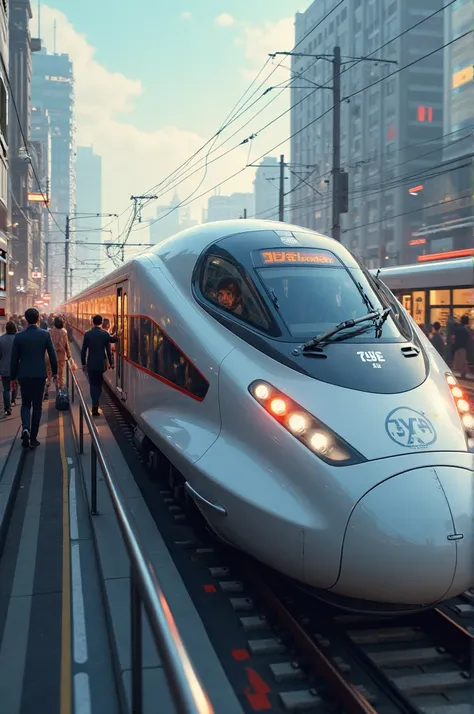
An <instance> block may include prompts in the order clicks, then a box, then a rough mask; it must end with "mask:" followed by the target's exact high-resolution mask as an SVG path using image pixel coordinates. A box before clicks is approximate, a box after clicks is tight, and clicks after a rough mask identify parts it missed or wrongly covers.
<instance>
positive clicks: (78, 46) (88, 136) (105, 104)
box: [41, 6, 245, 239]
mask: <svg viewBox="0 0 474 714" xmlns="http://www.w3.org/2000/svg"><path fill="white" fill-rule="evenodd" d="M41 19H42V34H43V39H44V42H45V45H46V47H47V48H52V47H53V27H54V21H55V20H56V23H57V33H56V35H57V52H60V53H61V52H64V53H67V54H69V56H70V58H71V60H72V62H73V67H74V79H75V121H76V130H77V134H76V146H92V147H93V148H94V151H95V153H96V154H98V155H100V156H101V157H102V176H103V179H102V181H103V184H102V185H103V200H102V209H103V211H104V212H107V213H109V212H110V213H121V212H122V211H123V210H124V209H126V208H127V207H128V205H129V202H130V201H129V199H130V195H131V194H136V193H142V192H144V191H146V190H148V189H149V188H150V187H152V186H154V185H155V184H158V183H159V182H160V181H163V180H164V179H165V177H166V176H167V175H168V174H169V173H171V172H172V171H174V170H175V169H177V167H178V166H180V164H182V163H183V162H185V161H186V160H187V159H188V158H189V156H190V155H192V154H193V153H194V152H195V151H196V150H197V149H199V148H200V147H201V146H202V145H203V144H204V143H205V141H206V140H207V139H208V137H207V136H206V137H202V136H199V135H198V134H197V133H195V132H194V131H193V130H192V122H190V127H191V128H190V129H189V130H181V129H178V128H177V127H174V126H160V125H157V126H156V128H154V129H153V130H151V131H144V130H142V129H139V128H138V127H137V126H135V125H134V115H133V112H134V108H135V103H136V101H137V99H138V98H139V97H140V96H141V95H142V94H143V91H144V88H143V86H142V84H141V82H140V81H139V80H138V79H132V78H129V77H126V76H125V75H124V74H121V73H119V72H113V71H110V70H109V69H108V68H106V67H104V66H103V65H101V64H100V63H99V62H98V61H97V60H96V58H95V48H94V47H92V46H91V45H90V44H89V43H88V41H87V38H86V36H85V35H83V34H80V33H78V32H76V31H75V29H74V27H73V26H72V24H71V23H70V22H69V21H68V19H67V17H66V15H64V14H63V13H61V12H59V11H57V10H54V9H52V8H50V7H48V6H44V7H43V8H42V15H41ZM244 157H245V151H243V150H242V151H241V152H239V151H236V152H233V153H232V154H231V155H229V157H228V158H227V159H226V161H225V162H224V161H220V162H216V163H215V164H213V165H212V166H211V167H209V171H208V174H207V177H206V181H205V183H203V185H202V187H201V188H200V189H199V190H198V191H197V192H196V195H198V194H199V193H202V192H203V191H205V190H206V188H210V187H212V186H214V185H215V184H216V183H218V181H220V180H222V179H224V178H225V177H226V176H228V175H230V174H232V173H233V172H234V171H235V170H237V169H238V168H241V167H242V166H243V165H244V162H245V158H244ZM201 178H202V173H197V174H196V175H195V176H193V178H192V179H190V180H189V181H187V182H185V183H184V184H182V185H181V186H178V187H177V191H178V194H179V196H180V198H181V199H184V198H186V197H187V196H188V195H189V194H190V193H191V192H192V191H193V190H194V189H195V187H196V186H197V185H198V183H199V181H200V179H201ZM228 185H229V184H228ZM230 185H232V184H230ZM226 188H227V186H226ZM223 191H225V189H223ZM172 193H173V189H172V188H171V189H170V193H168V194H167V195H165V196H164V197H163V198H161V199H160V200H159V201H157V203H161V204H163V203H165V204H166V203H167V202H168V201H169V200H170V198H171V195H172ZM209 195H210V194H209ZM207 199H208V195H207V196H205V197H203V198H202V199H200V200H199V201H197V204H196V205H193V206H192V207H191V208H192V210H193V212H194V214H195V216H196V217H198V216H199V217H200V209H201V208H202V207H203V206H204V205H206V204H207ZM155 210H156V208H155V205H153V206H152V207H151V211H150V212H148V213H147V214H146V215H154V214H155ZM112 227H113V226H112ZM122 227H123V226H122ZM137 237H141V238H142V239H145V238H146V232H145V231H142V232H138V233H137Z"/></svg>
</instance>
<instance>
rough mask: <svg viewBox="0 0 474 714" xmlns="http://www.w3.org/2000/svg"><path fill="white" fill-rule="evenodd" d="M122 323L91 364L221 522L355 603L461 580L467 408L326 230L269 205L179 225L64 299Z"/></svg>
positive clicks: (320, 591) (409, 600) (243, 541)
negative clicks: (104, 358)
mask: <svg viewBox="0 0 474 714" xmlns="http://www.w3.org/2000/svg"><path fill="white" fill-rule="evenodd" d="M61 309H62V310H63V311H65V312H67V316H68V321H69V323H70V324H71V325H72V327H73V328H74V329H75V330H76V334H77V335H78V337H79V340H80V335H81V334H82V333H83V332H84V330H86V329H88V328H89V327H90V322H91V318H92V316H93V314H95V313H101V314H102V315H103V316H104V317H106V318H108V319H109V320H110V324H111V329H112V330H114V331H115V330H116V331H118V333H119V334H120V340H119V343H118V344H119V347H118V349H117V352H116V367H115V370H114V371H109V372H107V373H106V379H107V381H108V383H109V385H110V386H111V388H112V389H113V391H114V392H115V394H116V395H117V396H118V397H119V398H120V399H122V401H123V403H124V405H125V407H126V408H127V409H128V410H129V412H130V413H131V415H132V416H133V419H134V420H135V422H136V423H137V429H138V430H139V433H140V435H141V437H143V443H144V445H145V447H146V446H148V447H149V448H150V449H155V450H156V449H158V450H160V451H161V452H162V453H163V454H164V455H165V456H166V457H167V458H168V459H169V460H170V461H171V463H172V464H173V465H174V466H175V468H176V469H177V470H178V471H179V472H180V474H181V475H182V478H183V480H184V485H185V488H186V489H187V491H188V493H189V494H190V495H191V497H192V498H193V499H194V501H195V503H196V505H197V506H198V508H199V509H200V510H201V512H202V514H203V515H204V517H205V518H206V520H207V521H208V523H209V524H210V526H211V527H212V528H213V530H214V531H215V532H216V533H217V534H218V536H219V537H221V538H222V539H223V540H225V541H227V542H230V543H232V544H233V545H235V546H237V547H238V548H241V549H242V550H244V551H247V552H249V553H250V554H252V555H253V556H254V557H256V558H257V559H259V560H261V561H262V562H264V563H266V564H267V565H269V566H271V567H273V568H275V569H276V570H278V571H280V572H281V573H284V574H285V575H286V576H288V577H290V578H292V579H293V580H295V581H296V582H298V583H299V584H301V585H302V586H304V587H306V588H310V589H311V591H312V592H314V594H315V595H317V596H318V597H321V598H323V599H326V600H328V601H330V602H334V603H336V604H338V605H340V606H342V607H345V608H347V609H351V610H357V611H380V610H382V611H390V612H402V611H407V610H417V609H420V608H423V607H427V606H432V605H433V604H434V603H436V602H439V601H442V600H444V599H447V598H450V597H452V596H454V595H456V594H458V593H460V592H462V591H464V590H466V589H467V588H468V587H470V586H471V585H472V584H473V582H474V564H473V562H472V558H471V544H472V540H473V537H474V532H473V513H474V507H473V494H474V490H473V485H474V483H473V481H474V472H473V455H472V453H470V450H469V449H470V448H473V447H474V442H473V441H472V439H473V437H474V416H473V415H472V414H471V413H470V411H469V405H468V404H467V402H466V400H465V399H464V397H463V393H462V390H461V389H460V387H459V386H458V385H457V384H456V380H455V379H454V378H453V376H452V374H451V373H450V372H449V370H448V368H447V367H446V365H445V364H444V362H443V361H442V360H441V358H440V357H439V355H438V354H437V353H436V351H435V350H434V349H433V348H432V347H431V344H430V342H429V340H427V339H426V338H425V336H424V335H423V334H422V333H421V331H420V330H419V329H418V327H417V325H416V323H415V321H414V320H413V319H412V317H411V316H410V315H409V313H408V312H407V311H406V310H405V309H404V308H403V307H401V306H400V304H399V303H398V302H397V301H396V300H395V299H394V297H393V295H392V293H391V292H390V291H389V290H388V289H387V288H386V287H385V286H384V284H383V283H382V282H380V281H379V280H378V279H377V278H375V277H372V276H371V275H370V273H369V272H368V271H367V270H366V269H365V268H364V267H363V266H362V265H361V264H360V263H359V262H358V261H357V260H356V259H355V258H354V256H352V254H351V253H350V252H349V251H348V250H346V249H345V248H344V247H343V246H342V245H341V244H339V243H337V242H336V241H333V240H332V239H330V238H327V237H326V236H323V235H320V234H317V233H313V232H311V231H307V230H305V229H302V228H299V227H293V226H289V225H287V224H281V223H275V222H271V221H253V220H247V221H226V222H221V223H212V224H206V225H204V226H199V227H196V228H192V229H189V230H188V231H185V232H183V233H181V234H179V235H177V236H174V237H172V238H170V239H168V240H167V241H165V242H164V243H161V244H160V245H158V246H156V247H155V248H152V249H151V250H150V251H148V252H147V253H146V254H144V255H143V256H140V257H138V258H136V259H135V260H133V261H131V262H129V263H127V264H125V265H124V266H123V267H122V268H119V269H118V270H116V271H115V272H114V273H112V274H111V275H109V276H107V277H106V278H104V279H103V280H101V281H99V282H98V283H96V284H95V285H93V286H92V287H91V288H89V289H88V290H87V291H84V292H83V293H81V294H80V295H78V296H77V297H75V298H73V299H72V300H71V301H69V302H68V303H67V304H66V305H65V306H63V307H62V308H61Z"/></svg>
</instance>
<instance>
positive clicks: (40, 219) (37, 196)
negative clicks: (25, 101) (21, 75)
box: [29, 106, 52, 309]
mask: <svg viewBox="0 0 474 714" xmlns="http://www.w3.org/2000/svg"><path fill="white" fill-rule="evenodd" d="M30 157H31V161H32V165H33V166H34V168H35V172H34V174H33V178H32V186H31V192H30V196H29V198H30V218H31V230H32V233H33V268H36V267H37V268H38V272H40V273H41V276H42V277H41V279H40V285H41V301H42V302H43V305H44V307H45V309H46V307H47V306H49V302H50V301H49V295H48V294H47V293H46V282H45V281H46V279H45V274H46V268H47V266H46V249H47V246H48V245H49V240H50V233H51V231H52V218H51V216H50V214H49V212H48V209H47V207H46V205H45V202H44V198H47V199H48V200H49V195H50V186H51V122H50V118H49V114H48V112H47V111H45V110H43V109H41V108H40V107H34V106H32V107H31V141H30ZM45 293H46V295H45Z"/></svg>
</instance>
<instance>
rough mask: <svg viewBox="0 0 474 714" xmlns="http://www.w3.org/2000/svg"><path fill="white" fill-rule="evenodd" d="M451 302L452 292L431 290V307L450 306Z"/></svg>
mask: <svg viewBox="0 0 474 714" xmlns="http://www.w3.org/2000/svg"><path fill="white" fill-rule="evenodd" d="M450 302H451V291H450V290H430V305H449V304H450Z"/></svg>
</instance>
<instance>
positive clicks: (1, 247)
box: [0, 0, 13, 331]
mask: <svg viewBox="0 0 474 714" xmlns="http://www.w3.org/2000/svg"><path fill="white" fill-rule="evenodd" d="M8 34H9V33H8V2H7V0H0V93H1V103H0V331H1V330H2V323H5V318H6V315H7V310H8V309H9V308H10V305H8V306H7V282H8V294H10V284H9V283H10V282H11V281H10V278H9V276H8V272H9V268H11V271H12V270H13V263H12V264H11V266H10V265H9V263H7V259H8V256H9V253H10V247H9V239H8V233H7V231H8V229H9V227H10V226H9V216H8V207H9V204H10V201H9V196H8V134H7V127H8V116H7V107H8V103H7V96H8V81H7V79H8Z"/></svg>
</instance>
